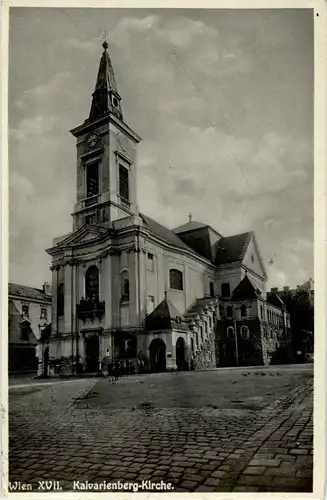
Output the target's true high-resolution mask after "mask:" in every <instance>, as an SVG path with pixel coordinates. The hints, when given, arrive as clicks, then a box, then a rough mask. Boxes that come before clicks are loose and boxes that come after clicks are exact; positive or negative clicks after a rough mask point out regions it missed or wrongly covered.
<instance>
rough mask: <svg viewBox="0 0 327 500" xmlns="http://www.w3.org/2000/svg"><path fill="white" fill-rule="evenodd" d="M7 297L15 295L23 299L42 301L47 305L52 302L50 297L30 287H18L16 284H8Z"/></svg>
mask: <svg viewBox="0 0 327 500" xmlns="http://www.w3.org/2000/svg"><path fill="white" fill-rule="evenodd" d="M8 295H15V296H17V297H22V298H24V299H33V300H42V301H43V302H48V303H49V304H51V301H52V297H51V296H49V295H46V294H45V293H43V291H42V290H39V289H38V288H32V287H30V286H25V285H18V284H17V283H9V285H8Z"/></svg>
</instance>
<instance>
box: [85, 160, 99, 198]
mask: <svg viewBox="0 0 327 500" xmlns="http://www.w3.org/2000/svg"><path fill="white" fill-rule="evenodd" d="M97 194H99V164H98V163H90V164H89V165H87V167H86V197H87V198H91V196H96V195H97Z"/></svg>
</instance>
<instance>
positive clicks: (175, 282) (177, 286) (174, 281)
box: [169, 269, 183, 290]
mask: <svg viewBox="0 0 327 500" xmlns="http://www.w3.org/2000/svg"><path fill="white" fill-rule="evenodd" d="M169 286H170V288H172V289H173V290H183V273H182V272H181V271H179V270H178V269H170V270H169Z"/></svg>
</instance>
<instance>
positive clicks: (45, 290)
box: [42, 282, 52, 295]
mask: <svg viewBox="0 0 327 500" xmlns="http://www.w3.org/2000/svg"><path fill="white" fill-rule="evenodd" d="M42 289H43V293H44V294H45V295H52V290H51V285H50V283H48V282H45V283H44V284H43V287H42Z"/></svg>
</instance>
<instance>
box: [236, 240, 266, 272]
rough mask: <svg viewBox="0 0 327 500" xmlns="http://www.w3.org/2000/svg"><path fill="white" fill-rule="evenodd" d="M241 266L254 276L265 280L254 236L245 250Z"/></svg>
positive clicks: (263, 268)
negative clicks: (256, 275)
mask: <svg viewBox="0 0 327 500" xmlns="http://www.w3.org/2000/svg"><path fill="white" fill-rule="evenodd" d="M242 264H243V265H244V266H246V267H247V268H248V269H249V270H251V271H253V272H254V273H255V274H258V275H259V276H261V277H262V278H263V279H266V277H267V274H266V270H265V267H264V265H263V262H262V259H261V256H260V253H259V248H258V245H257V243H256V240H255V236H254V234H253V235H252V238H251V240H250V241H249V244H248V246H247V248H246V251H245V254H244V257H243V260H242Z"/></svg>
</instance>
